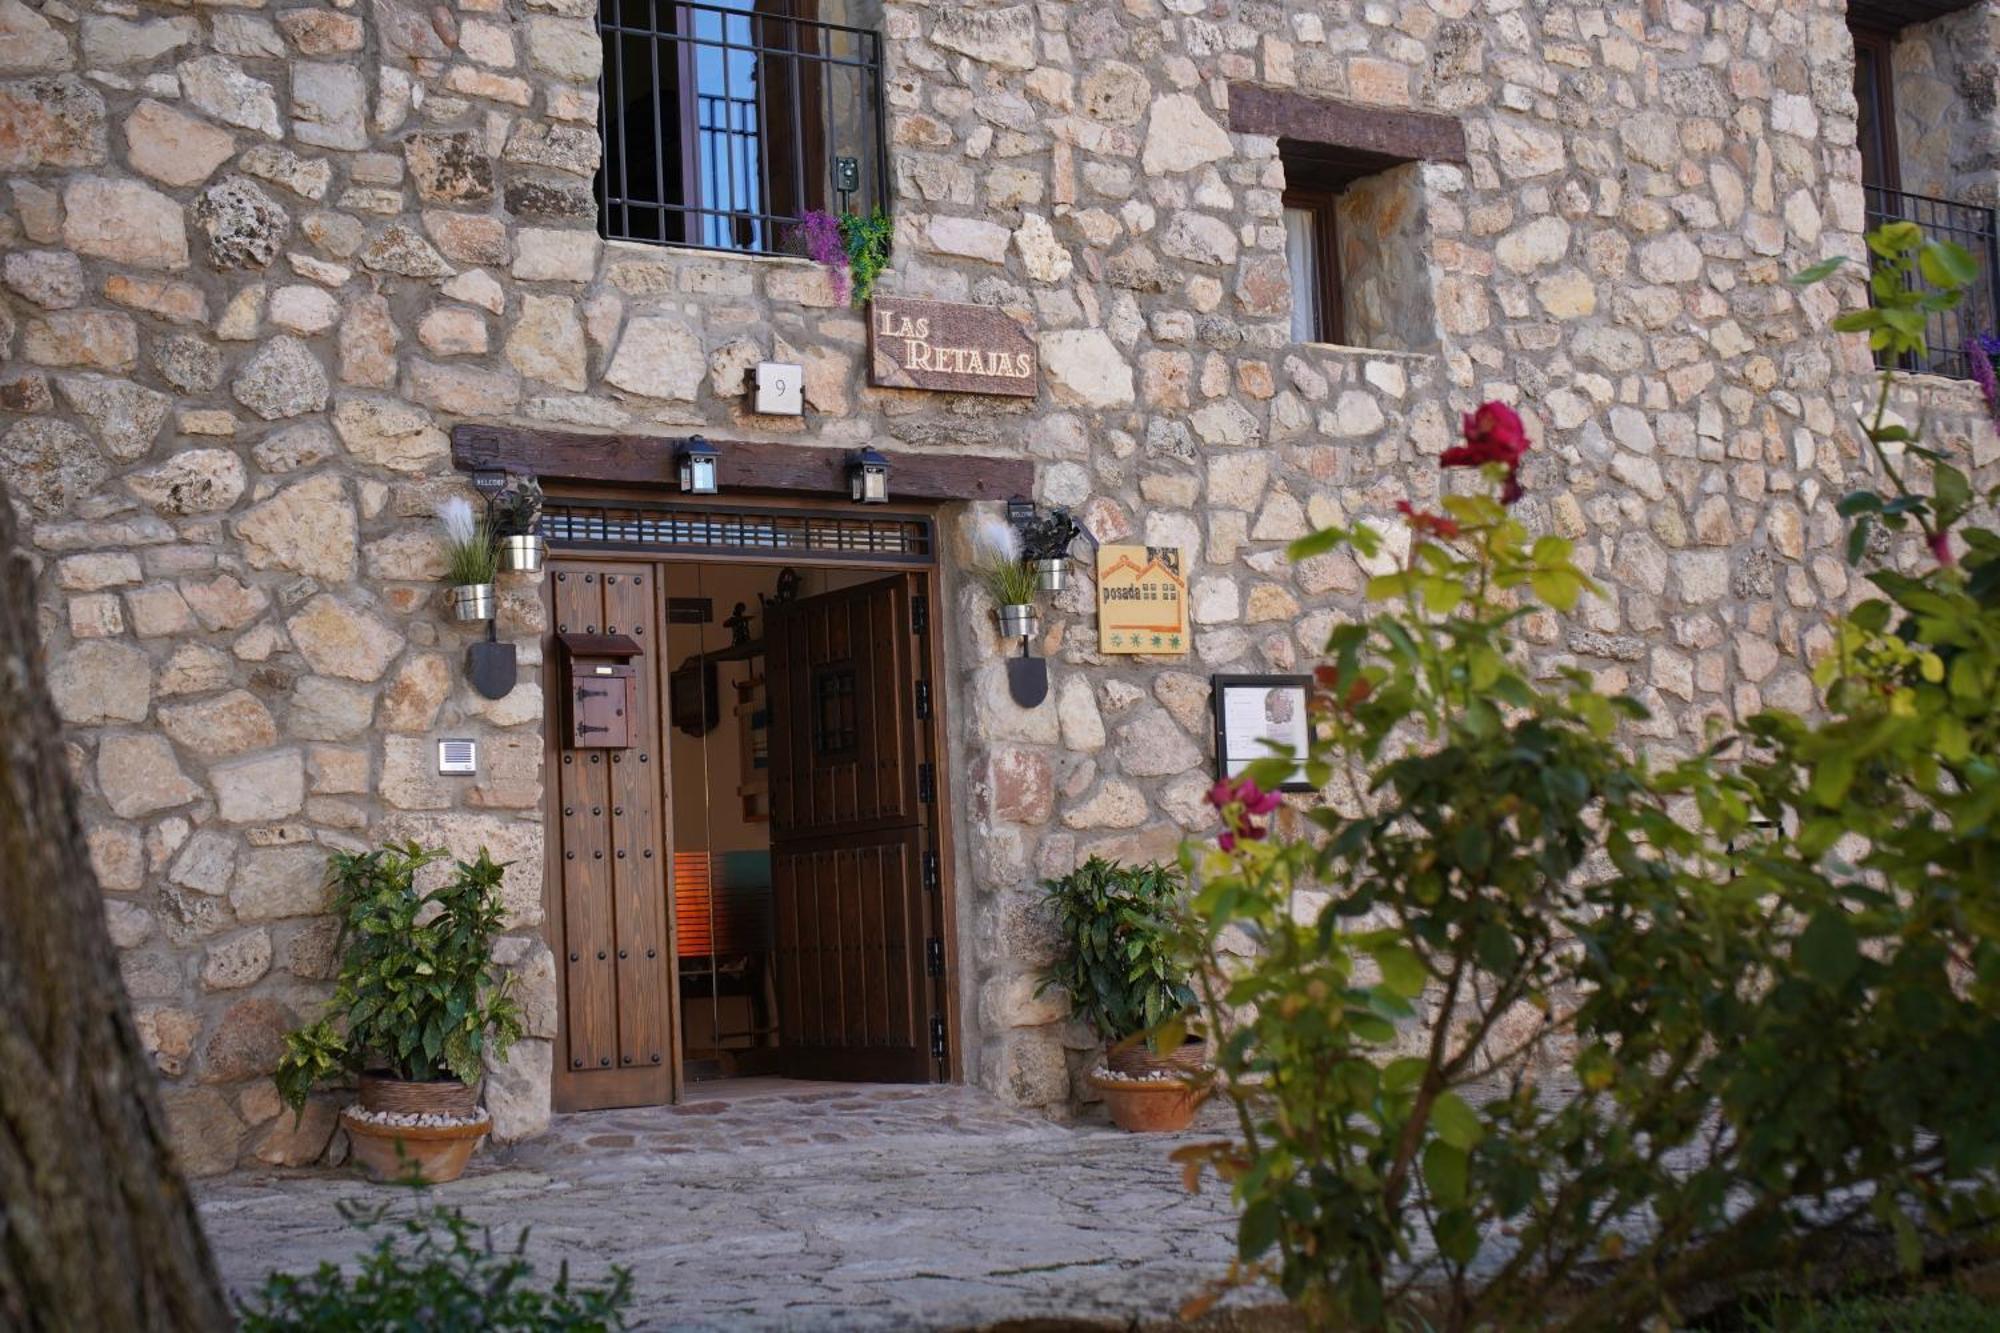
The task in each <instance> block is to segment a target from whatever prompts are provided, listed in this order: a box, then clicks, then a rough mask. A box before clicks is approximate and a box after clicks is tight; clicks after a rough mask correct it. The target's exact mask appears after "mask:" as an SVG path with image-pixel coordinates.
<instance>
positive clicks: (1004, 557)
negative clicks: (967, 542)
mask: <svg viewBox="0 0 2000 1333" xmlns="http://www.w3.org/2000/svg"><path fill="white" fill-rule="evenodd" d="M972 574H973V577H974V578H976V579H978V580H979V582H980V585H981V586H983V587H984V588H985V589H986V591H987V594H988V595H989V596H991V597H992V598H993V602H994V605H995V606H996V607H997V608H998V609H999V616H1000V633H1001V634H1002V635H1003V636H1005V637H1006V638H1010V639H1031V638H1033V637H1034V636H1035V634H1036V632H1037V631H1038V630H1039V629H1040V628H1041V618H1040V617H1039V616H1038V615H1037V614H1036V612H1035V592H1036V588H1035V571H1034V570H1033V569H1031V568H1029V567H1028V566H1027V565H1026V564H1024V563H1022V560H1021V534H1020V533H1018V532H1016V531H1015V530H1014V525H1013V524H1011V523H1009V522H1007V521H1006V520H1005V519H1003V518H1000V517H998V516H997V515H986V516H984V517H982V518H981V519H980V521H979V524H978V526H977V527H976V528H975V529H974V530H973V534H972Z"/></svg>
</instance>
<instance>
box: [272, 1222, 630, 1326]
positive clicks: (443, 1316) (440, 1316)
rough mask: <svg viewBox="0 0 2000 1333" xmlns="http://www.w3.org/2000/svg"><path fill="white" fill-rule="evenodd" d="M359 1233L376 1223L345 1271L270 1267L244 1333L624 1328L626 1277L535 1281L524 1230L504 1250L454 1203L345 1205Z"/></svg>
mask: <svg viewBox="0 0 2000 1333" xmlns="http://www.w3.org/2000/svg"><path fill="white" fill-rule="evenodd" d="M341 1215H342V1216H343V1217H345V1218H346V1219H347V1221H348V1223H349V1225H351V1226H355V1227H358V1228H360V1229H361V1230H363V1231H373V1230H376V1229H377V1228H380V1229H382V1234H381V1239H379V1240H378V1241H376V1242H375V1244H374V1245H373V1246H372V1247H371V1248H370V1249H369V1250H368V1251H367V1252H366V1253H365V1254H363V1255H362V1256H361V1258H360V1260H359V1262H358V1264H357V1265H356V1266H355V1267H356V1271H355V1272H354V1273H352V1274H349V1273H346V1272H344V1271H342V1270H341V1268H340V1266H339V1265H337V1264H330V1263H324V1264H321V1265H320V1266H319V1267H318V1268H317V1269H316V1270H314V1271H313V1272H311V1273H303V1274H293V1273H273V1274H271V1275H270V1276H269V1277H268V1278H266V1279H265V1280H264V1285H263V1287H262V1289H261V1290H259V1291H258V1292H257V1293H256V1294H255V1295H254V1296H253V1297H251V1298H250V1299H249V1300H247V1301H245V1302H243V1303H242V1305H241V1306H240V1307H239V1310H238V1313H239V1314H240V1316H241V1321H242V1322H241V1324H240V1325H239V1327H240V1329H241V1331H242V1333H386V1330H389V1329H422V1330H424V1331H425V1333H483V1331H484V1330H489V1329H491V1330H496V1333H615V1330H619V1329H623V1328H626V1327H627V1324H626V1322H625V1313H624V1312H625V1308H626V1307H627V1306H628V1305H629V1304H630V1303H631V1293H632V1275H631V1274H630V1273H629V1272H627V1271H626V1270H625V1269H622V1268H614V1269H612V1271H611V1278H610V1280H609V1281H607V1282H604V1283H601V1284H579V1283H572V1282H571V1281H570V1277H569V1265H568V1264H567V1263H565V1264H564V1265H563V1266H562V1269H561V1271H560V1272H559V1273H558V1274H557V1277H556V1280H555V1283H554V1284H553V1285H552V1286H550V1287H548V1288H546V1289H544V1288H542V1287H539V1286H536V1285H534V1275H535V1268H534V1265H533V1264H532V1263H531V1262H529V1260H528V1257H527V1251H528V1233H527V1231H526V1230H523V1231H522V1232H521V1234H520V1237H519V1239H518V1240H517V1241H516V1242H515V1244H514V1247H513V1248H512V1249H511V1250H502V1249H499V1248H497V1247H496V1246H495V1245H494V1243H493V1233H492V1232H491V1231H490V1230H488V1229H485V1228H481V1227H477V1226H474V1225H473V1224H472V1223H471V1222H469V1221H467V1220H466V1218H465V1215H464V1214H463V1213H461V1212H459V1211H458V1210H456V1209H452V1208H424V1209H422V1210H420V1211H418V1212H416V1213H413V1214H411V1215H409V1216H407V1217H404V1218H402V1219H400V1220H397V1221H394V1222H391V1220H390V1219H389V1216H388V1211H387V1209H360V1208H356V1207H353V1206H351V1205H342V1207H341Z"/></svg>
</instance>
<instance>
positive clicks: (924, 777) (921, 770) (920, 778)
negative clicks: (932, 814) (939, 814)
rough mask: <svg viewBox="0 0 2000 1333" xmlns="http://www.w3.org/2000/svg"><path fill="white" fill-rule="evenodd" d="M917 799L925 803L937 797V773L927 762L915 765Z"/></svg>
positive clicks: (927, 803)
mask: <svg viewBox="0 0 2000 1333" xmlns="http://www.w3.org/2000/svg"><path fill="white" fill-rule="evenodd" d="M917 799H918V800H919V801H921V802H922V803H923V804H925V805H929V804H930V803H931V802H932V801H935V800H936V799H937V773H936V771H935V770H933V769H932V768H931V766H930V765H929V764H918V765H917Z"/></svg>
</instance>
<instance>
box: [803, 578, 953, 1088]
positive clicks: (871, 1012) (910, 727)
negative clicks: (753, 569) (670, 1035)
mask: <svg viewBox="0 0 2000 1333" xmlns="http://www.w3.org/2000/svg"><path fill="white" fill-rule="evenodd" d="M923 587H924V584H923V580H922V577H921V576H919V575H913V574H898V575H895V576H892V577H890V578H886V579H881V580H878V581H875V582H871V583H865V584H861V585H858V586H856V587H852V588H843V589H840V590H839V591H836V592H830V593H825V594H822V595H820V596H816V597H807V598H802V599H801V600H799V601H797V602H792V603H789V604H779V605H773V606H772V607H770V608H769V610H768V612H767V618H766V623H765V641H766V646H767V654H768V655H767V657H766V660H765V665H766V678H767V680H768V682H769V697H770V705H771V882H772V889H773V896H774V903H773V910H774V918H775V921H774V924H775V927H776V936H777V940H776V956H777V964H776V966H777V988H778V1024H779V1038H780V1046H781V1050H780V1057H781V1063H782V1067H783V1068H784V1070H785V1072H786V1073H788V1074H791V1075H793V1076H795V1077H801V1078H833V1079H853V1080H856V1081H867V1082H890V1083H925V1082H930V1081H933V1080H939V1079H942V1078H944V1077H945V1071H946V1065H945V1045H944V1022H943V1013H944V1006H943V997H942V989H943V980H942V978H943V973H944V944H943V936H944V929H943V924H942V918H943V912H942V908H941V904H940V902H939V897H938V891H937V885H938V860H937V858H938V846H937V842H936V833H937V830H936V818H937V807H936V800H935V792H936V789H937V784H936V774H935V770H934V769H933V768H932V764H933V762H934V761H933V758H932V754H933V746H934V737H933V735H932V731H933V727H932V723H931V720H930V713H931V710H930V708H929V707H928V700H929V697H930V689H931V684H930V677H929V670H930V667H929V661H928V647H927V643H928V640H927V636H926V634H925V633H924V632H923V630H924V626H923V623H922V597H923Z"/></svg>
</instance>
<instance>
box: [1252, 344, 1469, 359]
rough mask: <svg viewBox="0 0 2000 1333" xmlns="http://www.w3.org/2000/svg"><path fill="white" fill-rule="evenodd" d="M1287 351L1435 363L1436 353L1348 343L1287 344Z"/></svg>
mask: <svg viewBox="0 0 2000 1333" xmlns="http://www.w3.org/2000/svg"><path fill="white" fill-rule="evenodd" d="M1285 349H1286V350H1287V351H1300V352H1308V351H1310V352H1331V353H1334V354H1336V355H1338V356H1365V357H1373V358H1375V359H1376V360H1381V361H1426V362H1428V361H1435V360H1437V357H1438V354H1437V353H1436V352H1403V351H1394V350H1391V349H1389V348H1386V347H1355V346H1351V345H1350V344H1347V343H1310V342H1308V343H1286V344H1285Z"/></svg>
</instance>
